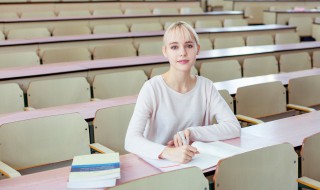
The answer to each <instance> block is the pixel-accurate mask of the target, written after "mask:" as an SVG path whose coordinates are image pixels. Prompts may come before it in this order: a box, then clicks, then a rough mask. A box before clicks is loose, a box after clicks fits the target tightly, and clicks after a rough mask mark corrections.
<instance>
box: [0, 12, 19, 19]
mask: <svg viewBox="0 0 320 190" xmlns="http://www.w3.org/2000/svg"><path fill="white" fill-rule="evenodd" d="M18 18H19V16H18V14H17V12H1V13H0V19H18Z"/></svg>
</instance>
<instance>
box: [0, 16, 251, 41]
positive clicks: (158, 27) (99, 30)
mask: <svg viewBox="0 0 320 190" xmlns="http://www.w3.org/2000/svg"><path fill="white" fill-rule="evenodd" d="M187 22H188V21H187ZM188 23H189V24H190V25H191V26H194V27H195V28H196V29H199V28H222V23H221V21H220V20H197V21H196V22H195V25H193V23H192V22H188ZM170 24H172V22H165V23H164V25H163V24H161V23H159V22H147V23H133V24H131V25H130V26H128V25H127V24H97V25H95V26H92V27H90V26H85V25H79V26H73V27H69V26H67V25H62V26H55V27H53V28H50V27H47V26H45V27H32V28H16V29H9V30H8V31H2V32H1V31H0V35H1V36H2V37H0V39H2V40H4V39H8V40H11V39H34V38H46V37H50V36H70V35H86V34H113V33H127V32H152V31H163V30H166V29H167V28H168V27H169V25H170ZM223 25H224V27H235V26H247V25H248V23H247V21H246V20H245V19H224V22H223ZM1 33H2V34H1Z"/></svg>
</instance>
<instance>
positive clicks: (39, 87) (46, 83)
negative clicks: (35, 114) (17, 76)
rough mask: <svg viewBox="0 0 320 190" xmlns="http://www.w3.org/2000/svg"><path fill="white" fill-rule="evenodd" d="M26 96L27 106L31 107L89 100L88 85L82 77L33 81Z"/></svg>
mask: <svg viewBox="0 0 320 190" xmlns="http://www.w3.org/2000/svg"><path fill="white" fill-rule="evenodd" d="M27 97H28V106H29V107H33V108H45V107H52V106H59V105H66V104H74V103H81V102H89V101H90V99H91V93H90V85H89V83H88V82H87V80H86V79H85V78H83V77H77V78H61V79H51V80H43V81H33V82H31V83H30V85H29V88H28V92H27Z"/></svg>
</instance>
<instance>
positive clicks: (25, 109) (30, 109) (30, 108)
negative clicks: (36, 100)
mask: <svg viewBox="0 0 320 190" xmlns="http://www.w3.org/2000/svg"><path fill="white" fill-rule="evenodd" d="M32 110H36V109H35V108H33V107H25V108H24V111H32Z"/></svg>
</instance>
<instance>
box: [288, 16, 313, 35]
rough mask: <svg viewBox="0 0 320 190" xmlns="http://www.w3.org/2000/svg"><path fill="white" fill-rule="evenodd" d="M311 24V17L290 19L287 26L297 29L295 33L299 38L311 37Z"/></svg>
mask: <svg viewBox="0 0 320 190" xmlns="http://www.w3.org/2000/svg"><path fill="white" fill-rule="evenodd" d="M312 23H313V19H312V18H311V17H290V18H289V23H288V24H289V25H290V26H296V27H297V33H298V34H299V35H300V36H311V34H312Z"/></svg>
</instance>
